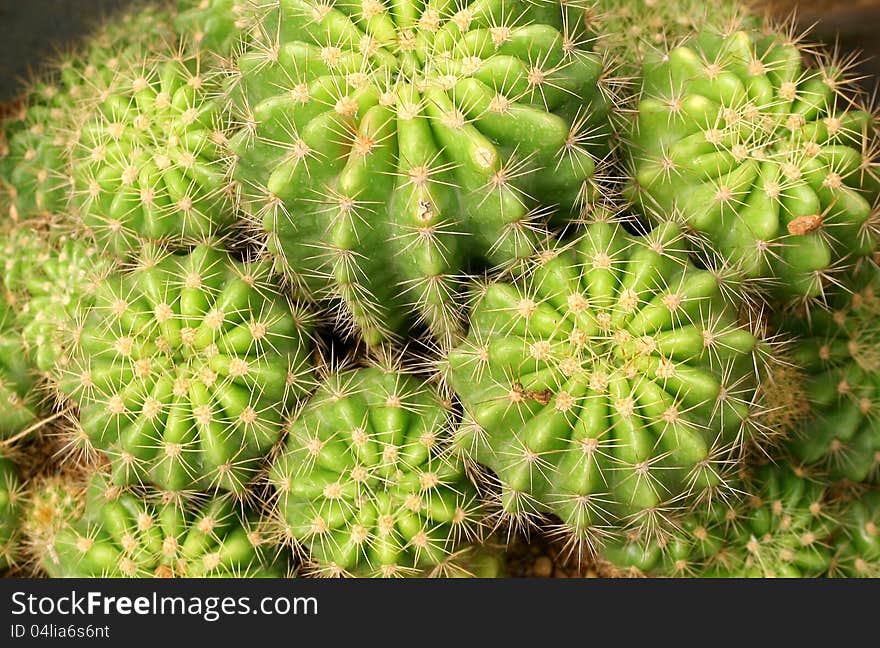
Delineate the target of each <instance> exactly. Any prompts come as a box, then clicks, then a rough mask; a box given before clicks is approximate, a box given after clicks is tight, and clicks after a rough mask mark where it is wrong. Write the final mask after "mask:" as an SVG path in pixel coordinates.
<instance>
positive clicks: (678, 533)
mask: <svg viewBox="0 0 880 648" xmlns="http://www.w3.org/2000/svg"><path fill="white" fill-rule="evenodd" d="M742 486H743V487H744V488H745V489H746V490H745V491H744V492H749V493H752V495H751V496H750V497H748V498H746V500H745V501H742V502H740V501H734V502H733V503H731V502H730V501H721V502H715V503H714V505H713V506H712V507H711V508H707V509H704V510H703V511H701V512H700V513H699V514H696V515H690V516H688V517H686V518H684V519H683V520H682V521H681V523H680V524H679V526H678V528H676V529H674V530H672V531H671V532H670V533H668V534H667V535H664V536H661V537H659V538H649V537H646V536H645V535H644V534H641V533H638V532H637V531H633V532H631V533H630V534H628V535H627V536H626V537H625V538H624V539H622V540H620V541H618V542H616V543H613V544H611V545H610V546H609V547H607V548H606V550H605V552H604V558H605V560H607V561H609V562H610V563H611V565H613V567H614V568H616V569H618V570H621V571H623V572H624V573H627V574H629V575H656V576H703V577H711V578H805V577H817V576H822V575H823V574H825V573H826V572H828V570H829V569H830V567H831V563H832V553H833V547H832V536H833V533H834V530H835V528H836V527H835V525H836V523H837V519H836V516H835V512H834V511H833V510H832V509H831V507H829V505H828V504H827V502H826V498H825V492H824V489H823V487H822V486H821V484H820V483H818V482H815V481H812V480H811V479H809V478H807V477H806V476H804V475H799V474H796V473H795V472H794V471H793V470H791V469H790V468H788V467H785V466H762V467H760V468H758V469H756V470H755V471H754V472H753V474H750V475H747V476H746V482H745V483H744V484H742Z"/></svg>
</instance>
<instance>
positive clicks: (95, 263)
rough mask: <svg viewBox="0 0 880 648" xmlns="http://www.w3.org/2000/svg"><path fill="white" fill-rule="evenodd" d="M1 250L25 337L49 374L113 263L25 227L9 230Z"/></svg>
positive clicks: (70, 241) (63, 239)
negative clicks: (79, 314) (78, 311)
mask: <svg viewBox="0 0 880 648" xmlns="http://www.w3.org/2000/svg"><path fill="white" fill-rule="evenodd" d="M33 224H34V223H33V222H31V223H30V224H29V225H33ZM50 226H51V225H50ZM0 250H3V252H4V253H5V258H6V265H5V267H4V273H3V278H4V281H5V282H6V285H7V287H8V288H9V289H10V291H11V292H12V293H14V295H15V305H16V311H17V313H16V319H17V322H18V324H19V326H20V327H21V329H22V337H23V339H24V341H25V343H26V346H27V349H28V352H29V354H30V356H31V358H32V359H33V363H34V365H35V366H36V368H37V369H38V370H39V371H41V372H48V371H50V370H51V369H52V368H53V367H54V366H55V363H56V362H59V361H60V359H61V358H62V357H63V349H62V345H63V343H64V338H65V334H66V333H65V332H69V329H70V326H71V325H72V324H73V323H74V322H75V320H74V314H75V312H76V309H77V308H79V307H86V306H89V305H91V304H92V302H93V300H94V289H95V286H96V282H98V281H99V280H100V279H101V278H102V277H103V276H104V275H105V273H106V272H107V271H108V270H109V268H110V265H111V264H110V262H109V261H108V260H107V259H106V258H104V257H102V256H101V255H100V254H98V253H97V250H96V249H95V248H94V247H93V246H90V245H89V244H88V243H84V242H82V241H79V240H76V239H70V238H67V237H63V236H61V237H55V236H52V235H51V234H48V233H46V232H38V231H34V230H32V229H31V228H30V227H24V226H20V227H17V228H16V229H15V230H13V231H12V232H10V233H9V235H8V236H6V237H5V244H4V245H2V246H0Z"/></svg>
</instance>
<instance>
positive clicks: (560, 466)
mask: <svg viewBox="0 0 880 648" xmlns="http://www.w3.org/2000/svg"><path fill="white" fill-rule="evenodd" d="M727 288H729V290H728V289H727ZM734 294H735V287H734V286H732V285H728V284H727V283H726V282H725V281H724V280H723V279H721V278H719V276H717V275H716V274H714V273H712V272H710V271H708V270H700V269H698V268H696V267H695V266H693V265H692V264H691V263H690V262H689V261H688V259H687V256H686V253H685V243H684V241H683V236H682V232H681V230H680V228H679V227H678V225H676V224H675V223H672V222H667V223H665V224H663V225H660V226H658V227H657V228H655V229H654V230H653V231H651V232H650V233H648V234H646V235H645V236H641V237H640V236H634V235H631V234H629V233H627V231H626V230H625V229H624V228H623V226H622V225H621V223H620V222H618V221H617V220H614V219H608V220H602V219H599V220H596V221H595V222H593V223H590V224H588V225H586V227H585V229H584V232H583V236H582V237H581V238H580V239H579V240H576V241H574V242H572V243H569V244H566V245H559V246H558V247H556V248H552V249H550V250H547V251H545V252H544V253H542V254H540V255H539V256H538V258H537V259H536V260H535V263H534V265H533V267H532V268H531V269H530V270H529V271H527V272H525V273H523V275H522V276H519V277H514V278H512V279H511V280H506V279H502V280H496V281H492V282H490V283H488V284H487V285H485V286H483V287H481V289H480V290H479V295H478V300H477V302H476V304H475V306H474V307H473V311H472V314H471V318H470V323H471V328H470V332H469V334H468V337H467V340H466V341H465V342H464V343H463V344H461V345H460V346H458V347H457V348H455V349H454V350H453V351H452V352H451V353H450V354H449V355H448V380H449V382H450V384H451V386H452V388H453V389H454V391H455V393H456V394H457V395H458V397H459V399H460V400H461V402H462V404H463V407H464V422H463V424H462V426H461V427H460V428H459V430H458V433H457V439H456V444H457V446H458V448H459V449H460V450H461V451H463V452H464V453H465V455H467V456H468V457H469V458H470V459H472V460H475V461H476V462H478V463H480V464H483V465H484V466H487V467H488V468H490V469H491V470H492V471H493V472H494V473H495V476H496V477H497V480H498V482H499V483H500V498H501V506H502V510H503V511H504V513H505V514H507V515H509V516H511V517H512V518H513V520H514V521H515V522H517V523H519V522H523V523H526V522H528V521H529V520H530V518H532V517H538V516H540V515H542V514H545V513H553V514H555V515H556V516H558V517H559V518H561V520H562V527H563V531H564V533H565V534H566V536H567V537H568V538H569V539H570V540H572V541H577V542H578V543H581V545H582V547H583V548H584V549H587V550H589V551H593V550H595V549H596V548H597V546H598V545H601V543H602V540H603V538H604V536H605V535H607V534H608V533H609V532H613V531H620V530H623V529H629V528H635V529H637V530H639V531H640V532H643V533H645V534H646V535H647V536H652V535H654V534H655V533H656V532H658V531H659V530H660V529H661V528H662V526H663V525H664V521H665V519H666V518H667V517H668V516H669V515H670V514H671V512H672V511H674V510H676V509H685V510H686V509H687V508H688V507H690V506H692V505H694V504H695V503H696V502H699V501H701V500H702V499H704V498H705V497H710V496H712V494H713V493H715V492H723V491H724V490H725V488H726V485H725V474H724V473H725V468H726V467H727V466H729V465H730V464H732V463H736V462H737V461H739V459H740V456H741V453H742V448H743V444H744V443H745V442H746V441H752V440H754V441H758V442H759V441H760V440H761V434H762V429H761V425H760V420H759V418H758V416H757V414H758V412H756V411H755V408H754V404H753V399H754V393H755V384H756V381H757V378H756V375H755V373H756V372H755V369H754V367H753V362H754V363H757V362H758V360H759V359H760V358H759V355H760V354H759V353H758V351H757V350H756V349H757V346H756V345H757V341H756V338H755V336H754V335H753V334H752V333H751V332H750V331H749V330H747V329H746V328H745V327H743V326H741V325H740V324H739V323H738V321H737V314H736V305H735V304H734V303H733V301H732V300H729V299H728V297H732V296H733V295H734Z"/></svg>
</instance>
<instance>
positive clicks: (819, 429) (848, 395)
mask: <svg viewBox="0 0 880 648" xmlns="http://www.w3.org/2000/svg"><path fill="white" fill-rule="evenodd" d="M852 284H853V285H855V286H856V289H854V291H853V292H845V291H841V292H840V294H838V295H836V296H835V297H834V298H833V299H831V300H830V303H829V308H828V309H812V310H810V311H803V312H801V313H800V317H787V318H783V323H782V324H781V325H780V328H782V329H783V330H787V331H789V332H791V333H793V334H794V335H795V338H794V341H793V345H792V348H793V361H794V362H795V363H796V364H797V365H798V366H801V367H803V370H804V372H805V374H806V378H807V382H806V386H805V389H806V395H807V400H808V401H809V403H810V404H811V405H812V412H811V413H812V416H811V417H810V418H809V419H808V420H807V421H805V422H804V423H802V424H801V425H799V426H798V427H797V429H796V430H795V431H794V433H793V434H792V437H793V438H792V441H791V444H790V446H791V449H792V450H793V452H794V454H795V456H796V457H797V458H798V459H799V460H800V461H802V462H804V463H806V464H811V465H812V464H815V465H817V466H818V467H819V468H820V469H821V470H823V472H824V473H825V474H826V475H827V476H828V477H829V478H830V479H834V480H837V479H848V480H850V481H853V482H861V481H864V480H867V479H876V478H877V477H878V476H880V422H878V414H880V292H878V291H880V271H878V270H877V269H876V268H874V267H873V266H871V267H866V269H865V270H862V271H861V272H859V273H857V275H856V278H855V279H854V280H853V281H852Z"/></svg>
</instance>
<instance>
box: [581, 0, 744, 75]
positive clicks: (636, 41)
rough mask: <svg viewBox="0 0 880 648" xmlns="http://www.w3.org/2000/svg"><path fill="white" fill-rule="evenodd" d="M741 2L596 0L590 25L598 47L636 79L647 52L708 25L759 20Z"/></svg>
mask: <svg viewBox="0 0 880 648" xmlns="http://www.w3.org/2000/svg"><path fill="white" fill-rule="evenodd" d="M744 4H745V3H743V2H739V1H738V0H709V1H708V2H707V1H706V0H598V1H597V2H596V3H595V7H594V12H595V13H594V16H593V17H592V19H591V20H590V24H591V25H592V28H593V30H594V31H595V33H596V37H597V40H596V47H597V49H599V50H607V51H609V52H610V53H612V54H613V55H615V56H616V57H618V58H619V59H620V63H621V65H622V66H623V68H624V70H625V72H626V73H627V75H628V76H631V77H632V78H633V80H636V79H637V78H638V75H639V72H640V66H641V64H642V61H643V60H644V58H645V55H646V54H647V53H650V52H659V51H664V52H665V51H668V50H669V49H671V48H672V47H674V46H675V45H678V44H679V43H680V42H681V41H684V40H686V39H687V38H689V37H690V36H692V35H693V34H694V33H696V32H699V31H700V30H702V29H703V28H704V27H706V26H707V25H716V26H727V25H744V24H755V25H757V24H758V23H759V21H757V20H756V19H755V18H753V17H751V16H750V15H749V14H748V10H747V8H746V7H745V6H744ZM635 85H638V84H637V83H636V84H635ZM635 89H636V90H638V88H637V87H636V88H635Z"/></svg>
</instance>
